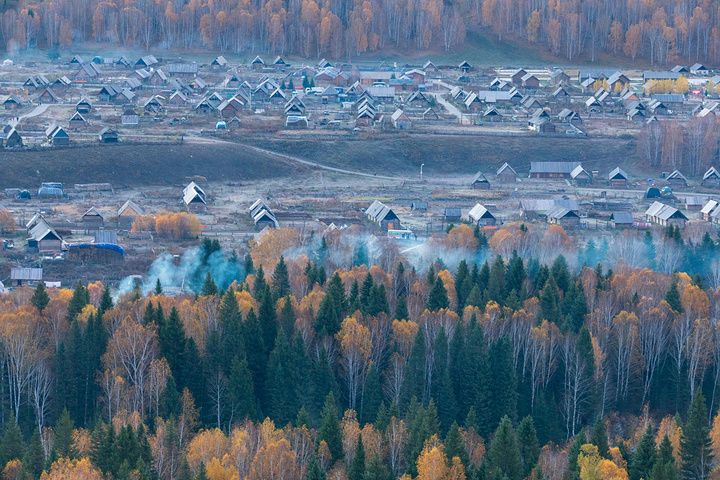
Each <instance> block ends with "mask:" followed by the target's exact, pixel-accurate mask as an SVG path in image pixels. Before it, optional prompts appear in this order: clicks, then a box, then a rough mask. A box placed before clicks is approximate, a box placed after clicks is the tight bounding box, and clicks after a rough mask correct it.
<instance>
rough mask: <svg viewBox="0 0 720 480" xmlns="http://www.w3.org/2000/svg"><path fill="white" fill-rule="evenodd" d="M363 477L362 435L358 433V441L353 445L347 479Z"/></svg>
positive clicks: (363, 450)
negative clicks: (353, 451) (353, 452)
mask: <svg viewBox="0 0 720 480" xmlns="http://www.w3.org/2000/svg"><path fill="white" fill-rule="evenodd" d="M364 479H365V447H363V441H362V435H358V441H357V444H356V445H355V454H354V455H353V458H352V460H351V461H350V467H349V468H348V480H364Z"/></svg>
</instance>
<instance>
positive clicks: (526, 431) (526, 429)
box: [517, 416, 540, 478]
mask: <svg viewBox="0 0 720 480" xmlns="http://www.w3.org/2000/svg"><path fill="white" fill-rule="evenodd" d="M517 436H518V444H519V446H520V456H521V457H522V463H523V478H526V477H527V476H528V475H530V472H532V469H533V468H535V465H537V462H538V458H540V444H539V442H538V438H537V432H536V431H535V423H534V422H533V419H532V417H530V416H527V417H525V418H523V419H522V421H521V422H520V425H518V429H517Z"/></svg>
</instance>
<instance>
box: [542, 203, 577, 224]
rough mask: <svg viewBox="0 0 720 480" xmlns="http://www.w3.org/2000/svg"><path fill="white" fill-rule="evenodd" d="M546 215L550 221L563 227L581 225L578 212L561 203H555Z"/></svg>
mask: <svg viewBox="0 0 720 480" xmlns="http://www.w3.org/2000/svg"><path fill="white" fill-rule="evenodd" d="M546 215H547V220H548V223H551V224H553V225H560V226H561V227H563V228H577V227H579V226H580V217H579V216H578V214H577V213H575V212H574V211H572V210H570V209H567V208H565V207H562V206H560V205H554V206H553V207H552V208H551V209H550V210H548V211H547V214H546Z"/></svg>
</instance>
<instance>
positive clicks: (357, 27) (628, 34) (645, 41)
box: [0, 0, 720, 65]
mask: <svg viewBox="0 0 720 480" xmlns="http://www.w3.org/2000/svg"><path fill="white" fill-rule="evenodd" d="M719 6H720V2H718V1H717V0H708V1H700V0H688V1H679V2H678V1H670V0H658V1H642V0H629V1H620V0H610V1H601V0H590V1H584V2H581V1H578V0H571V1H567V2H559V1H555V0H551V1H549V2H537V1H531V0H456V1H453V2H442V1H439V0H352V1H339V0H329V1H326V2H319V1H315V0H293V1H287V2H286V1H282V0H268V1H267V2H263V1H260V0H252V1H250V0H226V1H222V2H201V1H199V0H190V1H186V0H176V1H167V0H160V1H154V0H128V1H125V2H105V1H100V0H57V1H53V2H50V1H40V2H37V1H27V0H21V1H20V2H19V3H18V2H15V1H11V0H5V1H4V3H3V9H4V10H7V11H6V12H5V14H4V17H3V19H2V22H0V23H1V25H0V33H1V34H2V40H3V43H4V44H5V45H7V47H8V48H13V49H16V48H17V49H24V48H26V47H28V46H31V47H41V48H52V47H57V46H62V47H70V46H72V45H73V44H78V43H82V42H86V41H91V40H92V41H97V42H102V43H109V44H113V45H122V46H126V47H142V48H144V49H150V48H151V47H152V48H160V49H162V48H167V49H181V48H197V47H205V48H211V49H216V50H218V51H221V52H234V53H241V54H242V53H251V52H252V53H278V54H296V55H301V56H304V57H307V58H318V57H321V56H325V57H328V58H347V57H355V56H357V55H358V54H361V53H363V52H367V51H375V50H383V49H386V48H393V49H401V50H405V51H409V50H414V51H417V50H421V51H422V50H429V49H433V48H437V47H439V46H442V47H443V48H444V49H445V50H450V49H451V48H456V47H460V46H462V45H463V43H464V41H465V31H466V29H471V28H476V27H478V26H482V27H486V28H489V29H492V31H493V32H494V33H495V34H497V35H499V36H500V37H501V39H503V40H511V41H512V40H521V41H527V42H530V43H532V44H537V45H540V46H542V48H547V49H548V50H550V51H551V52H552V53H554V54H555V55H557V56H558V57H563V58H567V59H569V60H572V59H574V58H575V57H577V56H581V55H582V56H585V57H589V58H590V59H591V60H595V58H596V57H597V55H598V54H600V53H606V54H610V55H612V56H613V57H617V56H618V55H625V56H627V57H629V58H631V59H633V60H635V59H637V58H642V59H645V60H647V61H649V62H650V63H652V64H654V65H665V64H669V63H671V62H675V61H677V62H680V61H682V60H690V61H701V62H710V63H717V62H718V60H719V59H720V24H719V22H720V15H718V7H719Z"/></svg>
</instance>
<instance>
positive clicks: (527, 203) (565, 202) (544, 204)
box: [520, 198, 580, 220]
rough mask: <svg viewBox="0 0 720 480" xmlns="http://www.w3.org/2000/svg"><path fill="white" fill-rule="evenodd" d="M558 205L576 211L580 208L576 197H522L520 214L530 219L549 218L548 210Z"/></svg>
mask: <svg viewBox="0 0 720 480" xmlns="http://www.w3.org/2000/svg"><path fill="white" fill-rule="evenodd" d="M556 205H559V206H561V207H563V208H565V209H567V210H571V211H573V212H575V213H577V212H578V211H579V210H580V205H579V204H578V201H577V200H574V199H551V198H521V199H520V216H521V217H522V218H526V219H529V220H535V219H543V218H547V214H548V212H549V211H550V210H551V209H552V208H554V207H555V206H556Z"/></svg>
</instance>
